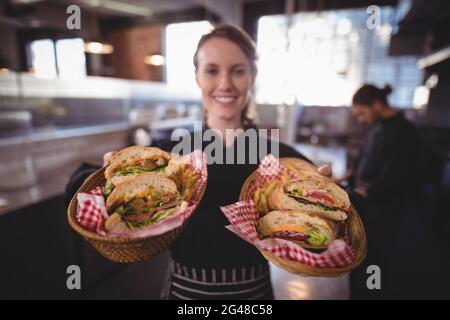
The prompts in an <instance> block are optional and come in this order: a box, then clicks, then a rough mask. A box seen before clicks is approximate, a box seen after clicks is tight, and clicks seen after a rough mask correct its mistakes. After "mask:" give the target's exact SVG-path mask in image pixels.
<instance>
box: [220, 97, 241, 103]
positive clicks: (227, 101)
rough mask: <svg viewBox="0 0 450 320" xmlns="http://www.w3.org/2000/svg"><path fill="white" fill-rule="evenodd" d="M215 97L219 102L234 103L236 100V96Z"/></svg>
mask: <svg viewBox="0 0 450 320" xmlns="http://www.w3.org/2000/svg"><path fill="white" fill-rule="evenodd" d="M215 99H216V100H217V102H219V103H232V102H233V101H234V100H236V97H215Z"/></svg>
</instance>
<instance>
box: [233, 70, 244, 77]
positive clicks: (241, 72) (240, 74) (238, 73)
mask: <svg viewBox="0 0 450 320" xmlns="http://www.w3.org/2000/svg"><path fill="white" fill-rule="evenodd" d="M234 74H236V75H238V76H242V75H244V74H245V70H244V69H235V70H234Z"/></svg>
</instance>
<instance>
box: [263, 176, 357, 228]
mask: <svg viewBox="0 0 450 320" xmlns="http://www.w3.org/2000/svg"><path fill="white" fill-rule="evenodd" d="M268 202H269V207H270V208H271V209H272V210H300V211H304V212H306V213H312V214H315V215H318V216H320V217H322V218H326V219H331V220H335V221H343V220H345V219H347V212H348V210H349V209H350V199H349V197H348V194H347V192H345V191H344V190H343V189H341V188H340V187H339V186H337V185H336V184H334V183H332V182H327V181H323V180H317V179H298V180H293V181H290V182H287V183H285V184H282V185H280V186H279V187H278V188H276V189H275V190H274V191H273V192H272V193H271V194H270V196H269V198H268Z"/></svg>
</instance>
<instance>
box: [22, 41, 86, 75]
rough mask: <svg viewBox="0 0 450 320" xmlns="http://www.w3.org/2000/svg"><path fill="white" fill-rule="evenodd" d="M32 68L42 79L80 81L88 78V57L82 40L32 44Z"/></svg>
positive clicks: (33, 42)
mask: <svg viewBox="0 0 450 320" xmlns="http://www.w3.org/2000/svg"><path fill="white" fill-rule="evenodd" d="M30 53H31V66H32V70H33V72H34V74H35V75H36V76H37V77H40V78H46V79H55V78H57V77H60V78H63V79H79V78H82V77H85V76H86V57H85V54H84V42H83V39H81V38H75V39H62V40H57V41H53V40H52V39H43V40H35V41H32V42H31V43H30Z"/></svg>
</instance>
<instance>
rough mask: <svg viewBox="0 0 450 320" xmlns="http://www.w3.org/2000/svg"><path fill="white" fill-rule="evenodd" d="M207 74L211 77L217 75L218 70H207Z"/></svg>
mask: <svg viewBox="0 0 450 320" xmlns="http://www.w3.org/2000/svg"><path fill="white" fill-rule="evenodd" d="M206 73H207V74H209V75H216V74H217V70H216V69H207V70H206Z"/></svg>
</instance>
